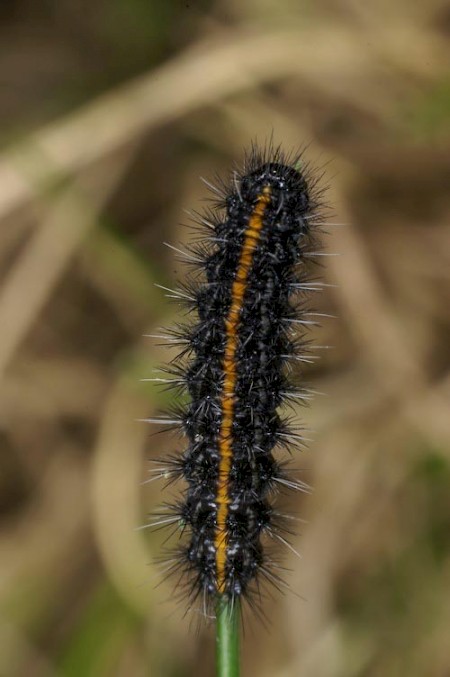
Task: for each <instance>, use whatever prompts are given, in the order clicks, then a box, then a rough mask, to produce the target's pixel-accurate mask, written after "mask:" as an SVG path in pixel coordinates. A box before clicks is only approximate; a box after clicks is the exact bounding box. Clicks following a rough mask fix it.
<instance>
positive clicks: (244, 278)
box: [214, 187, 270, 594]
mask: <svg viewBox="0 0 450 677" xmlns="http://www.w3.org/2000/svg"><path fill="white" fill-rule="evenodd" d="M269 203H270V188H269V187H266V188H264V189H263V191H262V193H261V195H259V196H258V199H257V202H256V205H255V208H254V210H253V212H252V214H251V216H250V218H249V221H248V226H247V230H246V231H245V234H244V242H243V244H242V249H241V254H240V257H239V263H238V267H237V271H236V277H235V279H234V282H233V285H232V288H231V305H230V309H229V311H228V315H227V317H226V320H225V335H226V343H225V353H224V358H223V390H222V396H221V401H220V407H221V414H222V417H221V424H220V432H219V457H220V461H219V479H218V483H217V496H216V503H217V504H218V506H219V507H218V510H217V525H216V533H215V538H214V545H215V549H216V577H217V579H216V580H217V592H218V593H219V594H223V593H224V592H225V588H226V562H227V544H228V539H227V518H228V506H229V503H230V491H229V490H230V470H231V459H232V456H233V417H234V407H235V402H236V395H235V389H236V381H237V372H238V365H237V364H236V352H237V347H238V329H239V323H240V316H241V310H242V305H243V302H244V295H245V291H246V289H247V285H248V278H249V274H250V270H251V267H252V263H253V258H254V253H255V250H256V247H257V246H258V242H259V239H260V237H261V230H262V227H263V217H264V212H265V210H266V208H267V205H268V204H269Z"/></svg>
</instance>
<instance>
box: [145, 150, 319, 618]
mask: <svg viewBox="0 0 450 677" xmlns="http://www.w3.org/2000/svg"><path fill="white" fill-rule="evenodd" d="M208 185H209V184H208ZM210 188H211V189H212V190H213V191H214V192H215V194H216V196H215V198H214V202H213V205H212V208H211V209H210V211H209V212H208V213H206V214H205V215H200V216H198V218H197V224H198V225H199V226H200V228H201V232H202V239H201V240H199V242H198V243H197V244H196V245H194V246H192V247H191V248H190V249H189V251H187V252H186V253H185V259H186V260H187V262H188V264H190V265H191V267H192V268H193V270H192V272H191V274H190V276H189V278H188V282H187V283H186V284H184V285H183V286H182V287H181V288H180V290H179V291H177V292H173V293H172V295H173V296H174V297H175V298H178V299H179V300H180V301H181V302H182V303H183V304H185V305H186V307H187V309H188V315H191V314H192V317H195V320H194V321H193V322H192V321H191V322H190V323H189V324H187V325H182V324H180V325H178V326H177V327H175V328H174V329H172V330H169V331H167V332H166V333H165V335H164V336H163V337H160V338H165V339H167V340H168V341H169V342H171V343H172V344H173V343H175V344H177V345H179V346H180V354H179V356H178V358H177V359H176V360H175V361H174V362H172V363H171V364H170V365H169V366H168V367H166V368H165V371H166V372H167V373H168V377H167V378H161V379H154V380H157V381H163V382H164V383H166V384H168V385H169V386H170V387H175V388H176V389H178V390H185V391H187V393H188V395H189V403H188V404H187V405H186V406H184V407H178V408H176V409H175V410H174V411H173V412H171V415H170V416H169V417H168V418H163V419H147V420H149V421H151V422H158V423H166V424H168V425H173V426H179V427H180V428H181V430H182V431H183V432H184V434H185V436H186V438H187V445H186V448H185V450H184V451H183V452H182V454H181V455H179V456H171V457H169V458H168V459H165V460H163V461H159V462H158V467H157V468H156V469H155V470H154V473H155V475H157V476H162V477H165V478H166V479H168V480H169V481H172V480H175V479H177V478H183V479H184V480H185V484H186V488H185V490H184V493H183V496H182V498H181V500H180V501H179V502H178V503H177V504H175V505H167V506H166V508H165V509H164V510H163V511H162V512H161V513H159V515H158V518H155V520H154V522H153V524H154V525H161V524H173V525H175V529H176V530H180V537H181V540H180V544H179V546H178V547H177V548H176V550H175V552H173V553H172V555H171V556H170V558H169V567H168V569H169V570H170V571H177V572H179V573H180V575H181V583H182V587H183V586H184V584H185V586H186V592H187V593H188V594H189V596H190V597H191V599H192V600H195V599H196V598H197V597H199V596H201V597H202V599H203V600H204V612H205V613H207V612H208V610H209V609H210V608H212V607H213V605H214V604H215V602H216V601H217V599H218V598H219V597H222V596H224V597H225V598H226V599H228V600H229V601H230V602H231V603H234V601H235V600H236V599H237V598H241V597H244V598H248V597H249V596H250V594H251V592H252V591H256V590H258V589H259V584H260V583H261V582H262V581H268V582H270V583H273V584H275V585H278V584H279V583H280V581H281V578H280V577H279V575H278V574H277V573H276V571H274V566H275V563H274V561H273V559H272V557H271V556H270V555H269V550H268V548H267V545H266V544H265V542H264V536H265V535H267V536H269V537H271V538H273V539H276V540H277V541H280V542H282V543H284V544H285V545H287V546H288V547H289V541H288V540H287V538H286V534H285V532H287V533H289V527H288V526H287V520H286V519H285V517H284V516H283V515H282V514H281V513H279V512H278V511H277V510H276V508H275V507H274V499H275V494H276V493H277V490H278V489H280V488H282V487H288V488H292V489H299V490H307V488H308V487H307V485H305V484H303V483H302V482H299V481H296V480H294V479H292V478H291V477H290V476H289V473H288V471H287V468H286V462H285V461H283V460H281V459H278V460H277V458H276V455H277V454H276V451H277V448H280V447H287V448H289V449H290V448H291V447H292V446H295V445H299V446H302V445H303V441H304V438H303V435H302V431H301V430H295V429H293V426H292V425H291V424H290V421H289V419H288V418H286V417H283V416H282V415H281V414H280V411H279V409H280V407H281V406H282V405H283V404H285V403H286V402H292V401H299V402H303V401H304V400H307V399H308V398H309V393H308V391H306V390H304V389H302V388H301V387H299V385H297V384H295V383H293V382H292V378H291V375H290V372H291V368H290V367H291V364H292V362H293V361H297V362H308V361H310V359H311V355H310V346H309V342H308V341H307V338H306V332H307V330H308V329H309V327H310V326H311V325H314V324H316V319H315V318H314V315H317V313H313V312H311V310H309V309H308V308H307V307H306V306H305V301H306V299H307V298H308V296H309V294H310V293H311V292H314V291H316V290H318V289H320V288H321V283H320V282H316V281H314V279H313V278H312V277H311V270H310V268H311V264H312V260H313V259H314V257H315V256H316V255H317V254H318V251H317V241H316V233H317V230H318V227H319V225H320V223H319V222H320V219H321V216H322V212H321V209H322V199H321V197H322V193H321V191H319V190H318V189H317V179H316V180H312V178H311V172H310V171H309V170H308V168H307V167H306V165H305V164H304V162H303V158H302V154H298V155H296V156H287V155H285V154H284V153H283V152H282V150H281V149H280V148H274V147H273V146H272V145H270V146H269V147H267V148H266V149H265V150H259V149H258V148H256V147H252V148H251V150H250V152H249V153H248V154H247V155H246V157H245V161H244V168H243V170H242V171H237V170H236V171H234V172H232V175H231V177H230V180H229V181H228V182H226V183H221V184H220V186H219V187H218V188H217V187H214V186H210ZM274 452H275V453H274ZM183 589H184V588H183Z"/></svg>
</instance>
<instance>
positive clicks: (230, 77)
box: [0, 0, 450, 677]
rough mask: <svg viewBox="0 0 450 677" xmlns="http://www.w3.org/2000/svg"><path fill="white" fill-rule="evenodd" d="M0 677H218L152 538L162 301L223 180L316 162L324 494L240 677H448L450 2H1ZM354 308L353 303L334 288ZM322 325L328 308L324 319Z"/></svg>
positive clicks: (304, 505) (162, 401) (318, 491)
mask: <svg viewBox="0 0 450 677" xmlns="http://www.w3.org/2000/svg"><path fill="white" fill-rule="evenodd" d="M0 22H1V24H0V25H1V27H0V31H1V33H0V83H1V88H0V143H1V151H0V326H1V331H0V447H1V454H0V506H1V525H0V526H1V531H0V675H1V676H2V677H13V676H16V675H17V676H22V675H23V676H27V677H28V676H29V677H34V676H38V677H57V676H61V677H81V676H83V677H85V676H88V677H89V676H92V677H109V676H118V677H124V676H127V677H128V676H132V677H140V676H150V675H151V676H153V675H155V676H157V677H158V676H159V675H161V676H162V677H166V676H167V677H168V676H173V677H175V676H176V677H183V676H185V675H186V676H187V675H198V676H199V677H202V676H205V677H206V676H209V675H212V674H213V662H214V661H213V658H214V656H213V650H214V640H213V628H212V627H211V626H209V627H208V624H204V623H203V624H202V623H200V624H199V623H198V614H196V612H195V611H194V612H192V613H190V614H187V615H186V614H185V609H184V608H180V605H177V604H176V602H174V600H173V583H172V582H170V581H169V582H167V581H166V580H165V576H164V574H161V572H160V571H159V570H158V567H157V566H156V565H155V558H157V557H158V556H159V555H160V553H161V548H162V546H163V540H164V535H162V534H161V533H159V532H152V531H151V530H145V529H144V530H136V527H137V526H139V525H142V524H145V522H146V520H147V519H148V517H147V515H148V513H149V512H150V511H152V510H154V509H155V508H156V507H157V506H158V504H159V503H160V502H161V501H162V500H170V499H171V498H172V496H173V494H174V492H175V489H173V488H171V489H169V490H166V491H165V492H162V491H161V489H162V487H161V486H157V484H158V483H149V484H142V483H143V482H145V480H146V479H148V477H149V459H150V458H152V457H157V456H159V455H162V454H164V453H168V452H171V451H174V450H177V449H180V442H179V441H177V440H176V439H174V438H173V437H171V436H170V435H168V434H165V435H156V436H151V431H150V429H149V427H148V426H146V425H144V424H142V423H138V422H137V419H139V418H142V417H146V416H155V415H157V414H158V412H159V411H160V410H161V408H164V406H166V405H167V404H169V403H170V402H171V395H170V394H167V393H164V392H161V391H160V390H158V389H157V388H156V387H155V385H154V384H152V383H146V382H141V381H140V380H139V379H141V378H145V377H151V376H152V375H153V373H154V372H153V370H154V369H155V368H157V367H158V366H159V365H160V364H161V363H163V362H165V361H167V360H168V359H170V357H171V353H170V351H168V350H167V349H164V348H161V347H159V346H157V345H155V341H152V340H151V339H148V338H144V336H143V335H144V334H151V333H158V328H159V327H161V326H167V325H170V324H171V323H172V322H173V321H175V319H176V317H177V312H178V311H177V308H176V306H174V305H173V304H171V303H170V301H169V300H168V299H166V298H165V297H164V293H163V292H162V291H161V290H160V289H158V288H155V286H154V283H155V282H156V283H159V284H161V285H167V286H169V287H170V286H173V285H174V284H176V282H175V280H176V279H183V275H184V274H185V271H184V270H183V266H182V265H180V264H179V262H178V261H177V259H176V254H175V253H174V252H173V251H172V250H170V249H168V248H166V247H164V245H163V242H164V241H169V242H170V243H173V244H174V245H175V246H179V243H184V242H187V241H188V240H189V238H190V237H192V234H191V233H190V232H189V229H188V228H187V227H186V226H185V225H183V224H186V223H187V222H188V221H189V217H188V216H186V214H185V212H184V210H185V209H192V210H199V209H200V210H201V209H202V207H203V206H204V202H203V201H204V199H205V197H207V195H208V192H207V189H206V187H205V186H204V185H203V184H202V182H201V181H200V178H199V177H200V176H205V177H208V178H212V177H214V175H215V174H216V173H219V174H224V173H225V174H226V172H227V171H228V170H229V168H230V166H231V165H232V163H233V162H235V161H237V162H239V161H240V160H241V158H242V155H243V149H244V148H246V147H248V146H249V143H250V141H251V140H252V139H255V138H258V139H259V140H260V141H262V142H264V141H265V140H266V139H267V138H268V137H269V136H270V135H271V134H272V133H273V135H274V139H275V141H277V142H279V143H282V144H283V146H284V147H286V148H287V149H288V150H289V149H292V148H295V147H297V146H302V145H304V144H309V149H308V152H307V156H308V159H309V160H310V161H311V163H312V164H314V165H316V166H318V167H319V168H321V169H322V170H323V171H324V172H325V177H324V181H323V185H327V186H328V191H327V201H328V203H329V204H330V206H331V208H332V211H333V214H334V216H333V218H332V219H331V221H332V222H333V223H339V224H340V223H343V224H345V225H344V226H336V227H331V226H330V228H329V231H330V232H329V235H326V236H325V235H324V237H323V244H324V247H325V251H327V252H330V253H339V254H340V256H330V257H327V258H326V259H324V268H323V280H324V281H325V282H327V283H328V284H330V285H333V286H332V287H329V288H327V289H326V291H324V292H323V293H322V294H319V295H317V298H316V299H315V303H316V307H317V309H318V310H320V311H321V312H325V313H331V314H335V315H336V316H337V319H335V320H331V319H330V320H326V321H324V323H323V326H322V328H321V329H318V330H314V333H313V337H314V340H315V341H316V342H317V343H318V344H320V345H331V346H333V348H332V349H330V350H323V351H321V354H322V359H321V360H320V361H319V362H318V363H316V364H315V365H314V366H313V367H311V368H309V369H308V372H307V374H306V378H307V380H308V381H309V383H310V384H311V386H312V387H313V388H314V389H315V390H317V391H320V392H321V393H324V396H322V395H318V396H317V397H316V398H315V399H314V401H313V403H312V405H311V407H309V408H308V409H304V410H299V411H298V416H299V418H301V420H302V421H303V422H304V423H305V425H306V426H308V427H310V428H312V429H313V430H314V431H315V432H314V442H313V443H311V444H310V448H309V450H308V451H305V452H303V453H302V454H301V456H300V457H299V458H296V459H295V463H296V464H297V466H298V467H300V468H301V469H302V478H304V479H305V480H306V481H308V482H309V483H311V484H312V485H313V487H314V492H313V494H312V495H311V496H306V497H305V496H295V497H293V499H292V500H291V502H290V508H289V509H291V510H292V511H293V513H295V514H298V515H300V516H301V517H302V518H303V519H305V521H306V523H305V524H303V525H302V526H301V529H300V531H301V533H299V535H298V538H295V539H294V542H293V543H294V546H295V548H296V549H298V550H299V551H300V552H301V554H302V559H301V560H298V559H297V558H296V557H295V555H294V554H293V553H291V552H289V551H287V552H286V554H285V563H286V568H287V572H286V580H287V582H288V584H289V586H290V588H291V591H292V592H289V593H286V594H284V595H274V596H273V599H269V600H267V602H266V603H265V612H266V614H267V616H268V617H269V619H270V621H269V623H268V627H267V629H266V628H264V626H263V625H261V623H260V622H259V621H257V620H256V621H255V620H254V619H252V617H251V616H249V617H247V619H246V627H245V638H244V641H243V666H244V667H243V674H244V675H248V676H250V675H262V676H267V677H278V676H279V677H291V676H300V677H306V676H308V677H309V676H311V677H335V676H336V677H337V676H342V677H344V676H345V677H351V676H355V677H356V676H359V675H367V676H370V677H372V676H373V677H375V676H377V677H378V676H381V675H382V676H383V677H397V676H399V675H402V676H403V675H405V674H408V675H409V676H410V677H416V676H417V677H445V676H448V675H450V649H449V643H448V636H449V623H450V592H449V591H450V541H449V533H450V501H449V492H450V445H449V442H450V412H449V399H450V371H449V369H450V355H449V350H448V345H449V337H450V315H449V310H448V309H449V277H450V272H449V271H450V265H449V264H450V247H449V244H450V237H449V231H448V216H449V212H450V200H449V189H448V187H449V178H450V154H449V150H450V126H449V124H448V120H449V113H450V71H449V68H448V58H449V53H450V49H449V43H448V37H449V34H450V4H448V3H447V2H445V1H444V0H427V1H425V0H417V2H411V1H410V0H398V1H397V2H395V3H393V2H391V1H388V0H380V1H379V2H376V3H363V2H355V1H354V0H325V1H324V2H320V3H314V2H311V1H310V0H304V1H303V2H299V1H296V0H277V1H276V2H275V1H272V0H239V1H237V0H198V1H197V2H195V1H194V0H188V1H185V0H174V1H168V0H147V1H145V0H109V2H108V1H107V0H89V1H88V0H78V1H77V2H76V1H75V0H58V1H57V0H45V1H43V2H39V3H37V2H35V1H34V0H3V2H2V3H1V5H0ZM334 285H335V286H334ZM319 297H320V298H319Z"/></svg>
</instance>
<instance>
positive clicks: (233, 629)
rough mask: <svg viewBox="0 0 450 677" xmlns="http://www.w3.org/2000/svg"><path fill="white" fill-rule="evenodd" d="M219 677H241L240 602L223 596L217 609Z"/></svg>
mask: <svg viewBox="0 0 450 677" xmlns="http://www.w3.org/2000/svg"><path fill="white" fill-rule="evenodd" d="M216 669H217V677H239V602H236V600H235V601H234V602H233V604H230V603H229V602H228V600H227V599H226V597H224V596H221V597H219V599H218V601H217V607H216Z"/></svg>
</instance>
